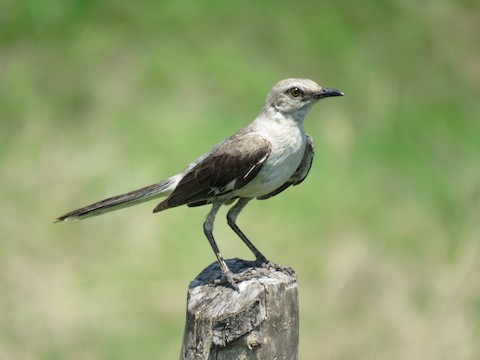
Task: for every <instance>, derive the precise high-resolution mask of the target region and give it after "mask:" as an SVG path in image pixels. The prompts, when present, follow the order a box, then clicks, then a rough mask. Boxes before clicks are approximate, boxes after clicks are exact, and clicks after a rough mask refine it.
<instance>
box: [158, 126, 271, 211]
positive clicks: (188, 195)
mask: <svg viewBox="0 0 480 360" xmlns="http://www.w3.org/2000/svg"><path fill="white" fill-rule="evenodd" d="M270 152H271V144H270V142H269V141H268V140H266V139H264V138H263V137H261V136H259V135H255V134H242V133H238V134H237V135H234V136H232V137H231V138H230V139H228V140H227V141H226V142H224V143H223V144H221V145H220V146H218V147H217V148H216V149H214V150H213V151H212V153H211V154H209V155H208V156H206V157H205V158H204V159H203V160H202V161H200V162H199V163H198V164H196V165H195V166H194V167H193V168H191V169H190V170H189V171H188V172H187V173H186V174H185V176H184V177H183V178H182V180H180V182H179V183H178V185H177V187H176V188H175V190H174V191H173V192H172V194H171V195H170V196H169V197H168V198H167V199H165V200H164V201H162V202H161V203H160V204H158V206H157V207H156V208H155V209H154V212H158V211H162V210H165V209H168V208H171V207H175V206H180V205H185V204H186V205H189V204H191V205H202V204H207V203H209V202H210V201H211V199H212V198H214V197H216V196H221V195H226V194H228V193H230V192H232V191H233V190H236V189H239V188H241V187H243V186H245V185H246V184H248V183H249V182H250V181H251V180H252V179H253V178H255V176H256V175H257V174H258V172H259V171H260V170H261V168H262V166H263V164H264V163H265V161H266V160H267V159H268V156H269V155H270Z"/></svg>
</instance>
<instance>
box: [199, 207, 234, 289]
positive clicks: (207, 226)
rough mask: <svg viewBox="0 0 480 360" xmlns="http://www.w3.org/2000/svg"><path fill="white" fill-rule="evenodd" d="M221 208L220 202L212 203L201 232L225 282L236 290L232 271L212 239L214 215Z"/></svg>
mask: <svg viewBox="0 0 480 360" xmlns="http://www.w3.org/2000/svg"><path fill="white" fill-rule="evenodd" d="M221 206H222V203H221V202H214V203H213V206H212V210H210V212H209V213H208V215H207V218H206V220H205V222H204V223H203V231H204V233H205V236H206V237H207V239H208V242H209V243H210V246H211V247H212V249H213V252H214V253H215V256H216V257H217V260H218V263H219V265H220V268H221V270H222V273H223V275H224V276H225V278H226V280H227V281H228V283H229V284H230V285H232V287H233V288H234V289H238V286H237V284H236V283H235V280H234V279H233V273H232V271H231V270H230V269H229V268H228V266H227V263H226V262H225V260H224V259H223V256H222V254H221V253H220V250H219V249H218V246H217V243H216V242H215V239H214V238H213V223H214V222H215V215H217V212H218V210H219V209H220V207H221Z"/></svg>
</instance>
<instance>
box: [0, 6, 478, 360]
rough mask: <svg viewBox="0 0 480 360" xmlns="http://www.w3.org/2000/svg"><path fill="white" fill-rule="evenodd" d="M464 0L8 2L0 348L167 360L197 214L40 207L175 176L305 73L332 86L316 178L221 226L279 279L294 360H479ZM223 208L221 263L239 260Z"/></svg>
mask: <svg viewBox="0 0 480 360" xmlns="http://www.w3.org/2000/svg"><path fill="white" fill-rule="evenodd" d="M479 4H480V3H479V2H478V1H473V0H471V1H466V0H463V1H461V0H455V1H454V0H450V1H448V0H438V1H424V2H418V1H411V0H396V1H395V0H388V1H387V0H384V1H374V0H367V1H363V2H361V3H359V2H354V1H337V2H332V1H328V2H320V1H302V2H291V1H289V2H287V1H275V2H273V1H270V2H266V1H241V2H228V1H219V0H218V1H203V2H195V1H163V2H162V1H147V0H145V1H137V2H133V1H112V0H106V1H94V0H83V1H80V0H43V1H38V0H24V1H14V0H6V1H4V2H3V3H2V11H1V12H0V124H1V131H0V172H1V173H0V185H1V187H0V188H1V205H0V237H1V239H0V358H1V359H175V358H178V356H179V351H180V345H181V340H182V333H183V325H184V316H185V315H184V313H185V302H186V299H185V295H186V291H187V286H188V283H189V281H190V280H191V279H193V278H194V277H195V276H196V274H197V273H199V272H200V271H201V270H202V269H203V268H204V267H205V266H207V265H208V264H210V263H211V262H213V261H214V260H215V258H214V255H213V253H212V251H211V249H210V247H209V245H208V243H207V240H206V239H205V238H204V236H203V232H202V223H203V220H204V216H205V214H206V212H207V211H208V210H209V209H208V208H206V207H201V208H194V209H189V208H177V209H173V210H170V211H168V212H165V213H161V214H159V215H156V216H155V215H153V214H151V210H152V209H153V207H154V206H155V203H153V202H152V203H147V204H143V205H140V206H137V207H133V208H129V209H125V210H123V211H120V212H115V213H111V214H108V215H104V216H102V217H99V218H94V219H90V220H88V221H83V222H72V223H62V224H56V225H52V221H53V220H54V218H55V217H56V216H58V215H61V214H63V213H65V212H66V211H69V210H72V209H74V208H77V207H80V206H83V205H86V204H88V203H90V202H93V201H96V200H99V199H101V198H104V197H107V196H111V195H116V194H118V193H122V192H126V191H129V190H132V189H135V188H138V187H141V186H144V185H148V184H151V183H154V182H157V181H159V180H161V179H163V178H165V177H168V176H170V175H172V174H174V173H176V172H178V171H180V170H182V169H183V167H184V166H185V165H187V164H188V163H189V162H190V161H191V160H193V159H194V158H195V157H197V156H198V155H200V154H202V153H203V152H205V151H207V150H208V149H210V148H211V147H212V146H213V145H215V144H216V143H217V142H218V141H220V140H222V139H223V138H224V137H226V136H229V135H230V134H232V133H233V132H234V131H236V130H238V129H239V128H241V127H243V126H244V125H246V124H248V123H249V122H250V121H251V120H253V118H255V116H256V115H257V113H258V112H259V111H260V109H261V106H262V104H263V100H264V98H265V95H266V94H267V92H268V91H269V89H270V88H271V86H272V85H273V84H274V83H275V82H277V81H278V80H280V79H283V78H287V77H308V78H311V79H313V80H315V81H317V82H318V83H320V84H322V85H324V86H329V87H335V88H338V89H341V90H342V91H344V92H345V94H346V96H345V97H343V98H334V99H328V100H325V101H322V103H321V104H319V105H317V106H316V107H315V108H314V109H313V111H312V112H311V113H310V115H309V116H308V118H307V120H306V129H307V132H308V133H309V134H310V135H312V137H313V138H314V139H315V141H316V150H317V153H316V154H317V155H316V159H315V164H314V166H313V168H312V171H311V172H310V175H309V177H308V179H307V180H306V181H305V182H304V183H303V184H302V185H301V186H298V187H295V188H291V189H290V190H289V191H287V192H285V193H283V194H282V195H281V196H278V197H275V198H273V199H271V200H269V201H266V202H260V201H257V202H252V203H251V204H250V206H249V207H248V209H247V211H245V212H244V213H242V216H241V217H240V218H239V224H240V226H241V227H243V229H244V230H245V232H246V233H247V234H248V235H249V236H250V238H251V239H252V240H253V242H254V243H255V244H256V245H257V246H258V248H259V249H261V250H262V251H263V252H264V253H265V254H266V255H267V257H268V258H270V259H271V260H273V261H275V262H278V263H281V264H284V265H289V266H291V267H293V268H294V269H295V270H296V272H297V275H298V279H299V290H300V301H301V308H300V316H301V319H300V323H301V337H300V358H301V359H311V360H314V359H329V360H330V359H333V360H337V359H479V358H480V341H479V339H480V280H479V278H478V276H479V275H478V274H480V258H479V251H480V249H479V241H480V222H479V213H480V103H479V101H478V97H479V95H480V5H479ZM224 215H225V210H223V212H221V213H220V217H219V220H220V221H218V222H217V226H216V232H215V233H216V236H217V239H218V242H219V245H220V248H221V249H222V251H223V253H224V255H225V256H226V257H242V258H251V254H250V253H249V252H248V250H247V249H246V248H245V246H243V245H242V243H241V241H240V240H239V239H238V238H237V237H236V236H235V235H234V234H233V232H232V231H231V230H230V229H229V228H228V226H227V225H226V223H225V222H224V221H222V218H223V217H224Z"/></svg>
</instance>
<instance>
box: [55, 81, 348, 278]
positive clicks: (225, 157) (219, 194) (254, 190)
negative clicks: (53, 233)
mask: <svg viewBox="0 0 480 360" xmlns="http://www.w3.org/2000/svg"><path fill="white" fill-rule="evenodd" d="M343 95H344V94H343V92H341V91H340V90H337V89H334V88H328V87H321V86H320V85H318V84H317V83H316V82H314V81H313V80H310V79H300V78H289V79H284V80H281V81H279V82H278V83H276V84H275V85H274V86H273V87H272V89H271V90H270V92H269V93H268V95H267V97H266V100H265V103H264V105H263V108H262V110H261V112H260V114H259V115H258V116H257V117H256V118H255V120H254V121H253V122H251V123H250V124H249V125H247V126H246V127H244V128H242V129H240V130H239V131H237V132H236V133H234V134H233V135H232V136H230V137H228V138H227V139H225V140H223V141H222V142H220V143H219V144H218V145H216V146H214V147H213V148H212V149H211V150H210V151H208V152H206V153H205V154H203V155H201V156H200V157H198V158H197V159H196V160H194V161H193V162H191V163H190V164H189V165H188V166H187V167H186V168H185V169H184V170H183V171H182V172H180V173H178V174H176V175H173V176H171V177H169V178H167V179H165V180H162V181H160V182H158V183H155V184H153V185H149V186H146V187H143V188H141V189H137V190H133V191H130V192H128V193H125V194H122V195H117V196H113V197H110V198H107V199H105V200H101V201H98V202H95V203H93V204H91V205H87V206H85V207H82V208H79V209H77V210H73V211H70V212H68V213H66V214H64V215H62V216H59V217H58V218H57V219H56V221H55V222H62V221H68V220H77V219H85V218H88V217H92V216H97V215H101V214H103V213H106V212H110V211H113V210H117V209H121V208H124V207H128V206H132V205H136V204H138V203H143V202H145V201H149V200H152V199H156V198H159V197H166V198H165V199H164V200H163V201H161V202H160V203H159V204H158V205H157V206H156V207H155V208H154V209H153V212H154V213H157V212H161V211H164V210H167V209H171V208H174V207H177V206H181V205H187V206H189V207H195V206H202V205H207V204H210V205H211V210H210V211H209V212H208V214H207V216H206V219H205V222H204V224H203V231H204V234H205V236H206V238H207V240H208V242H209V243H210V246H211V247H212V249H213V251H214V253H215V256H216V258H217V261H218V264H219V266H220V269H221V271H222V273H223V277H224V278H225V279H226V281H227V282H228V283H230V284H231V285H232V286H234V287H236V283H235V279H234V275H233V273H232V271H231V270H230V269H229V268H228V266H227V264H226V262H225V260H224V258H223V256H222V254H221V253H220V250H219V248H218V246H217V243H216V242H215V238H214V236H213V227H214V222H215V217H216V215H217V212H218V210H219V209H220V208H221V206H222V205H231V204H233V203H235V204H234V205H233V206H232V207H231V208H230V209H229V210H228V212H227V223H228V225H229V226H230V228H231V229H232V230H233V231H234V232H235V233H236V234H237V235H238V237H240V239H241V240H242V241H243V242H244V243H245V245H246V246H247V247H248V248H249V249H250V250H251V252H252V253H253V254H254V255H255V258H256V260H255V263H256V264H260V265H263V266H265V265H267V264H270V262H269V261H268V260H267V258H266V257H265V256H264V255H263V254H262V253H261V252H260V251H259V250H258V249H257V248H256V247H255V246H254V245H253V243H252V242H251V241H250V240H249V239H248V237H247V236H246V235H245V234H244V233H243V231H242V230H241V229H240V228H239V227H238V225H237V223H236V220H237V217H238V215H239V214H240V212H241V211H242V210H243V208H244V207H245V206H246V205H247V204H248V203H249V202H250V201H251V200H252V199H258V200H265V199H269V198H271V197H273V196H276V195H278V194H280V193H281V192H283V191H284V190H286V189H287V188H289V187H290V186H296V185H298V184H300V183H301V182H302V181H303V180H304V179H305V178H306V177H307V175H308V173H309V171H310V168H311V166H312V162H313V157H314V149H315V147H314V142H313V139H312V137H310V136H309V135H307V134H306V133H305V129H304V119H305V116H306V115H307V114H308V113H309V111H310V110H311V108H312V106H313V105H314V104H316V103H317V102H318V101H319V100H321V99H324V98H327V97H334V96H343Z"/></svg>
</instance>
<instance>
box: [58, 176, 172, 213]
mask: <svg viewBox="0 0 480 360" xmlns="http://www.w3.org/2000/svg"><path fill="white" fill-rule="evenodd" d="M180 178H181V176H179V175H175V176H172V177H171V178H168V179H165V180H163V181H161V182H159V183H157V184H153V185H149V186H146V187H144V188H141V189H138V190H133V191H130V192H128V193H126V194H122V195H117V196H113V197H111V198H108V199H105V200H101V201H98V202H96V203H94V204H91V205H87V206H85V207H82V208H80V209H77V210H73V211H70V212H69V213H66V214H65V215H62V216H59V217H58V218H57V220H56V221H55V222H59V221H68V220H78V219H85V218H88V217H91V216H97V215H101V214H103V213H106V212H110V211H114V210H118V209H122V208H124V207H128V206H132V205H136V204H140V203H143V202H145V201H149V200H152V199H155V198H158V197H161V196H168V195H170V193H171V192H172V191H173V189H175V187H176V186H177V184H178V181H179V180H180Z"/></svg>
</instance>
